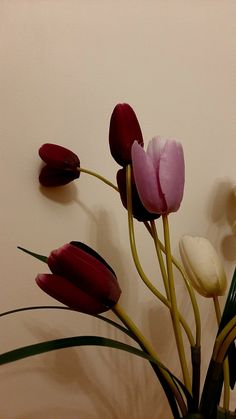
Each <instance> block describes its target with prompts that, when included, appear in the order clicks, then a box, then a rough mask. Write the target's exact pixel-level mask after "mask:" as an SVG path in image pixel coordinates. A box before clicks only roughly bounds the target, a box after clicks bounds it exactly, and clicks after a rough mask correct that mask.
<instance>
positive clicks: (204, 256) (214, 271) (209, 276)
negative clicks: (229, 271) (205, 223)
mask: <svg viewBox="0 0 236 419" xmlns="http://www.w3.org/2000/svg"><path fill="white" fill-rule="evenodd" d="M179 248H180V255H181V258H182V261H183V265H184V268H185V270H186V272H187V274H188V277H189V280H190V282H191V284H192V286H193V287H194V288H195V289H196V290H197V291H198V292H199V294H201V295H203V296H204V297H216V296H219V295H223V294H224V293H225V290H226V287H227V280H226V275H225V271H224V267H223V265H222V262H221V260H220V259H219V257H218V255H217V253H216V250H215V248H214V247H213V246H212V244H211V243H210V242H209V240H207V239H206V238H204V237H192V236H187V235H186V236H183V237H182V238H181V240H180V243H179Z"/></svg>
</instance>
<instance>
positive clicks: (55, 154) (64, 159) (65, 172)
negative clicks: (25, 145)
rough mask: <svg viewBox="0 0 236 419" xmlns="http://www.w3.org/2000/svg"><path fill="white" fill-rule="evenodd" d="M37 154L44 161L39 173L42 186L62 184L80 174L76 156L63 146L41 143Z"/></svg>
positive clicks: (78, 161)
mask: <svg viewBox="0 0 236 419" xmlns="http://www.w3.org/2000/svg"><path fill="white" fill-rule="evenodd" d="M39 156H40V157H41V159H42V160H43V161H44V162H45V163H46V165H45V166H44V167H43V168H42V170H41V172H40V174H39V182H40V183H41V184H42V185H43V186H48V187H50V186H63V185H66V184H67V183H69V182H72V181H73V180H74V179H77V178H78V177H79V176H80V171H79V170H78V168H79V167H80V160H79V158H78V156H77V155H76V154H75V153H73V152H72V151H71V150H68V149H67V148H65V147H62V146H60V145H57V144H49V143H48V144H43V145H42V146H41V147H40V149H39Z"/></svg>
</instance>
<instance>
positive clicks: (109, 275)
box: [36, 242, 121, 314]
mask: <svg viewBox="0 0 236 419" xmlns="http://www.w3.org/2000/svg"><path fill="white" fill-rule="evenodd" d="M47 262H48V266H49V268H50V270H51V272H52V274H39V275H38V276H37V278H36V282H37V284H38V285H39V287H40V288H41V289H42V290H43V291H45V292H46V293H47V294H49V295H50V296H51V297H53V298H55V299H56V300H58V301H60V302H61V303H63V304H65V305H66V306H68V307H70V308H72V309H74V310H77V311H80V312H83V313H87V314H98V313H103V312H104V311H107V310H109V309H110V308H112V307H113V306H114V305H115V304H116V303H117V301H118V299H119V297H120V294H121V290H120V287H119V284H118V281H117V278H116V275H115V272H114V271H113V269H112V268H111V267H110V266H109V265H108V264H107V262H106V261H105V260H104V259H103V258H102V257H101V256H100V255H99V254H98V253H96V252H95V251H94V250H93V249H91V248H90V247H88V246H86V245H85V244H83V243H80V242H71V243H68V244H65V245H64V246H62V247H60V248H59V249H57V250H54V251H52V252H51V254H50V256H49V258H48V261H47Z"/></svg>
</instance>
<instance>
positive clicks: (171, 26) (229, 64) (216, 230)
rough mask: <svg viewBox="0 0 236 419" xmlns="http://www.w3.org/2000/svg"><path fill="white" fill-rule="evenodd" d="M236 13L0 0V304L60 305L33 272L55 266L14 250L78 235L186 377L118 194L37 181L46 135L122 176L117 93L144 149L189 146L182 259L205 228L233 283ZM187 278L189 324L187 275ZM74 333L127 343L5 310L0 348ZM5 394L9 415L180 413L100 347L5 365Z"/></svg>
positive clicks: (175, 221)
mask: <svg viewBox="0 0 236 419" xmlns="http://www.w3.org/2000/svg"><path fill="white" fill-rule="evenodd" d="M235 13H236V2H235V1H230V0H224V1H221V0H218V1H217V0H215V1H210V0H204V1H202V0H198V1H194V0H188V1H187V0H186V1H183V0H180V1H177V0H176V1H175V0H166V1H161V0H146V1H145V0H142V1H141V0H136V1H135V0H119V1H118V0H110V1H109V0H77V1H75V0H74V1H72V0H64V1H63V0H57V1H55V0H37V1H36V0H28V1H27V0H15V1H13V0H8V1H4V0H1V1H0V62H1V66H0V92H1V93H0V106H1V110H0V118H1V124H0V133H1V140H0V150H1V151H0V159H1V161H0V171H1V176H0V182H1V235H0V240H1V294H0V295H1V311H4V310H8V309H12V308H14V307H20V306H25V305H38V304H50V303H53V301H52V300H51V299H50V298H49V297H47V296H46V295H44V294H43V293H42V292H41V291H40V289H38V288H37V286H36V285H35V282H34V277H35V276H36V274H37V273H38V272H44V271H47V267H45V266H44V265H42V264H41V263H40V262H38V261H35V260H33V259H31V258H30V257H28V256H27V255H24V254H22V253H20V252H19V251H17V249H16V246H17V245H21V246H25V247H28V248H30V249H32V250H35V251H38V252H39V253H40V252H41V253H44V254H48V253H49V252H50V250H52V249H54V248H56V247H59V246H60V245H62V244H63V243H65V242H67V241H70V240H72V239H75V240H76V239H77V240H81V241H84V242H86V243H88V244H90V245H91V246H93V247H94V248H96V249H97V251H99V252H100V253H101V254H102V255H103V256H104V257H105V258H106V259H107V260H108V261H109V262H110V264H111V265H112V266H113V267H114V269H115V270H116V272H117V274H118V276H119V279H120V283H121V285H122V289H123V295H122V298H121V303H122V304H123V306H124V307H125V308H126V309H127V312H128V313H129V314H131V315H132V316H133V318H134V319H135V320H136V322H137V324H138V325H139V326H140V327H141V328H142V330H143V331H144V332H145V333H146V334H147V336H149V337H150V338H151V341H152V343H153V345H154V346H155V347H156V349H157V350H158V353H159V354H160V356H161V358H162V359H163V361H164V362H166V363H167V364H168V365H169V366H170V367H171V368H173V370H174V371H175V372H176V373H179V366H178V362H177V360H176V352H175V346H174V340H173V334H172V331H171V326H170V319H169V315H168V313H167V311H166V309H165V308H163V307H162V306H161V304H159V303H158V302H156V301H155V299H154V298H153V297H152V295H150V293H149V292H148V291H147V290H145V288H144V286H143V285H142V283H141V281H140V280H139V278H138V275H137V274H136V273H135V269H134V267H133V263H132V260H131V256H130V250H129V245H128V240H127V220H126V212H125V211H124V210H123V208H121V205H120V201H119V197H118V196H116V194H115V193H114V192H113V191H112V190H110V189H109V188H108V187H105V186H103V185H102V184H100V183H99V182H98V181H97V180H95V179H93V178H89V177H88V176H86V175H83V176H81V179H80V180H79V181H78V182H76V183H74V184H73V185H70V186H68V187H66V188H64V189H60V190H53V191H52V192H50V191H43V190H41V189H40V188H39V186H38V180H37V175H38V171H39V167H40V162H39V158H38V156H37V150H38V148H39V146H40V145H41V144H42V143H44V142H47V141H50V142H54V143H59V144H61V145H65V146H67V147H68V148H71V149H72V150H74V151H75V152H77V153H78V155H79V156H80V159H81V165H82V167H86V168H90V169H93V170H96V171H97V172H99V173H101V174H103V175H104V176H107V177H108V178H109V179H111V180H113V181H115V175H116V171H117V168H118V167H117V165H116V163H115V162H114V161H113V160H112V158H111V157H110V155H109V147H108V124H109V117H110V114H111V112H112V109H113V107H114V106H115V104H116V103H118V102H123V101H126V102H128V103H130V104H131V105H132V106H133V107H134V109H135V110H136V113H137V115H138V117H139V120H140V123H141V125H142V129H143V133H144V136H145V141H146V143H147V141H148V140H149V139H151V137H152V136H153V135H156V134H160V135H163V136H174V137H177V138H178V139H179V140H181V141H182V143H183V146H184V151H185V158H186V188H185V196H184V200H183V203H182V206H181V209H180V211H179V212H178V213H176V214H174V215H172V216H171V219H170V223H171V227H172V245H173V251H174V253H175V254H176V256H178V240H179V238H180V237H181V235H182V234H184V233H190V234H197V235H205V236H206V237H208V238H209V239H210V240H212V242H213V243H214V244H215V246H216V247H217V249H218V250H219V252H220V253H221V257H222V258H223V259H224V263H225V267H226V270H227V274H228V278H229V279H230V278H231V276H232V272H233V268H234V265H235V262H236V236H233V235H232V228H231V227H232V222H233V219H235V218H236V211H235V206H236V203H235V201H234V202H233V200H232V196H231V195H230V191H231V188H232V187H233V186H234V185H235V184H236V171H235V161H236V145H235V134H236V124H235V93H236V89H235V84H236V79H235V70H236V53H235V37H236V24H235ZM158 228H159V231H160V234H161V224H160V223H158ZM137 239H138V240H139V243H140V245H139V249H140V253H141V259H142V262H143V266H144V269H145V270H146V271H147V272H148V274H149V275H150V277H151V278H154V280H155V281H160V280H159V273H158V270H157V265H156V262H155V256H154V251H153V247H152V244H151V242H150V239H149V238H148V237H147V235H146V232H145V230H144V228H143V227H142V226H141V225H137ZM155 278H157V280H156V279H155ZM158 285H159V282H158ZM160 288H162V286H161V285H160ZM176 288H177V291H178V294H179V302H180V309H181V310H182V312H183V314H184V316H185V317H186V318H188V319H189V321H190V323H191V324H192V325H193V321H192V314H191V307H190V304H189V302H188V299H187V297H186V294H185V292H184V290H183V287H182V283H181V279H180V278H179V276H178V275H177V276H176ZM199 303H200V307H201V313H202V324H203V349H204V351H205V356H204V362H203V374H204V367H205V366H206V363H207V360H208V358H209V356H210V352H211V348H212V346H211V342H212V339H213V337H214V334H215V331H216V321H215V318H214V313H213V305H212V302H211V301H208V300H207V301H206V300H202V299H199ZM77 334H78V335H80V334H99V335H105V336H108V337H113V338H117V339H120V340H123V339H124V338H123V336H122V335H121V334H119V333H118V332H117V331H114V330H113V329H111V328H110V327H108V326H106V325H105V326H104V325H103V324H101V323H100V322H99V321H98V320H95V319H90V318H87V317H86V316H84V315H82V314H76V313H74V314H73V313H64V312H49V311H48V312H33V313H27V314H24V313H22V314H19V315H17V316H9V317H8V318H4V319H1V320H0V342H1V343H0V352H4V351H7V350H10V349H12V348H15V347H17V346H20V345H24V344H30V343H33V342H39V341H41V340H47V339H53V338H57V337H62V336H70V335H77ZM125 341H126V340H125ZM127 342H128V341H127ZM0 400H1V402H0V418H1V419H62V418H63V419H65V418H66V419H77V418H83V419H95V418H96V419H130V418H132V419H155V418H156V419H160V418H163V419H164V418H165V419H166V418H169V417H170V416H169V412H168V410H167V407H166V403H165V399H164V396H163V393H162V391H161V390H160V388H159V386H158V385H157V384H156V381H155V378H154V377H153V373H152V370H151V368H150V367H149V365H147V364H146V363H145V362H144V361H142V360H139V359H136V358H133V357H131V356H129V355H126V354H123V353H120V352H119V353H118V352H116V351H114V350H108V349H101V348H99V349H98V348H94V349H93V348H89V349H78V350H77V349H70V350H64V351H59V352H57V353H51V354H48V355H43V356H38V357H35V358H34V359H28V360H23V361H20V362H18V363H16V364H12V365H8V366H4V367H1V369H0ZM232 400H233V399H232ZM235 400H236V398H235V397H234V403H233V405H234V406H235Z"/></svg>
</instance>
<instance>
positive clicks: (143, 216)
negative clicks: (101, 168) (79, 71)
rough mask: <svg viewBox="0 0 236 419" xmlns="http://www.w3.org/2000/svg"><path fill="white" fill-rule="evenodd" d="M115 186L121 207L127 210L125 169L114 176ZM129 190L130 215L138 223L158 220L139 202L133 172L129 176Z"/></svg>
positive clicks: (156, 215)
mask: <svg viewBox="0 0 236 419" xmlns="http://www.w3.org/2000/svg"><path fill="white" fill-rule="evenodd" d="M116 180H117V185H118V188H119V192H120V198H121V202H122V204H123V206H124V207H125V208H126V209H127V195H126V168H125V167H124V168H123V169H120V170H118V172H117V175H116ZM131 189H132V213H133V216H134V218H136V219H137V220H138V221H151V220H155V219H156V218H159V217H160V215H158V214H153V213H150V212H148V211H147V210H146V208H144V206H143V204H142V202H141V201H140V198H139V195H138V191H137V188H136V185H135V182H134V177H133V171H132V175H131Z"/></svg>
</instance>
